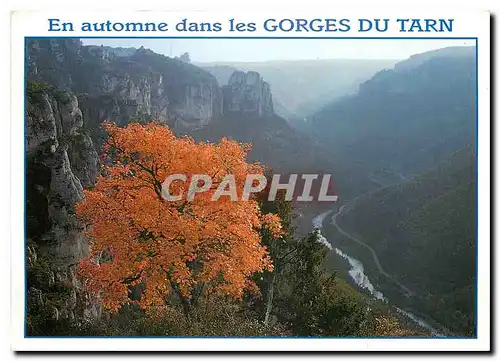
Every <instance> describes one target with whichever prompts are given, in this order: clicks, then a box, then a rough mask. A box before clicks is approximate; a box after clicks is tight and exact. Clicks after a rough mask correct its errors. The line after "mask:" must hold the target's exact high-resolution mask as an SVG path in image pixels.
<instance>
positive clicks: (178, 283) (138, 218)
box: [76, 123, 281, 311]
mask: <svg viewBox="0 0 500 361" xmlns="http://www.w3.org/2000/svg"><path fill="white" fill-rule="evenodd" d="M104 127H105V129H106V130H107V131H108V133H109V138H108V140H107V142H106V144H105V146H104V148H103V159H102V164H103V169H102V173H101V174H102V175H101V176H99V177H98V179H97V182H96V184H95V186H94V187H93V189H90V190H86V191H85V197H84V199H83V201H82V202H80V203H79V204H78V205H77V207H76V211H77V215H78V216H79V217H80V218H81V219H82V220H83V221H84V222H85V223H86V224H87V225H88V228H87V229H88V232H87V233H88V236H89V239H90V242H91V254H90V257H89V258H88V259H86V260H84V261H82V262H81V264H80V267H79V272H80V274H81V275H82V276H83V278H84V280H85V286H86V289H87V290H88V291H89V292H90V293H91V294H93V295H95V296H96V297H99V298H100V299H101V300H102V303H103V305H104V306H105V307H106V308H107V309H109V310H114V311H116V310H118V308H119V307H120V306H121V305H124V304H127V303H130V302H132V301H131V299H130V297H129V296H128V292H129V289H130V287H132V286H134V285H138V284H141V286H142V296H141V297H140V301H139V302H140V305H141V307H143V308H148V307H150V306H154V305H157V306H159V305H163V304H165V302H167V300H168V299H169V296H171V295H172V294H175V295H176V296H177V297H181V298H183V299H184V300H187V301H189V300H190V299H192V297H193V294H194V293H195V290H196V292H197V294H199V293H200V292H202V293H205V294H206V293H217V294H223V295H229V296H232V297H235V298H239V297H241V296H242V294H243V292H244V290H245V288H246V287H249V286H253V285H252V283H251V282H250V281H249V280H250V277H251V276H252V275H253V274H254V273H255V272H259V271H263V270H272V264H271V261H270V259H269V256H268V252H267V250H266V249H265V247H264V246H262V245H261V238H260V231H261V230H262V228H263V227H266V228H267V229H269V230H270V231H272V232H273V233H274V234H275V235H276V236H279V233H280V227H281V226H280V222H279V218H278V217H277V216H274V215H270V214H267V215H265V216H264V215H263V214H261V212H260V210H259V207H258V204H257V202H256V201H255V200H253V199H250V200H249V201H231V199H230V198H229V196H221V197H220V199H219V200H218V201H212V200H211V197H212V195H213V192H215V188H216V187H217V183H218V182H220V180H222V178H223V177H224V176H225V175H226V174H229V173H230V174H233V175H234V177H235V180H236V184H237V189H238V190H241V189H243V184H244V182H245V178H246V176H247V174H250V173H258V174H262V172H263V169H262V167H261V166H260V165H258V164H250V163H247V162H246V160H245V158H246V155H247V152H248V150H249V146H247V145H241V144H239V143H236V142H233V141H229V140H227V139H223V140H221V141H220V143H217V144H214V143H196V142H195V141H194V140H192V139H191V138H187V137H183V138H177V137H175V136H174V135H173V133H172V132H171V131H170V130H169V129H168V128H167V127H165V126H161V125H159V124H156V123H149V124H147V125H140V124H138V123H133V124H130V125H128V126H126V127H124V128H120V127H117V126H115V125H112V124H109V123H105V124H104ZM171 174H185V175H186V176H187V178H188V181H187V182H181V181H175V182H173V183H172V185H171V187H170V192H171V193H172V194H174V195H175V194H181V193H186V192H187V190H188V189H187V188H188V187H189V178H190V176H191V175H193V174H207V175H210V176H212V179H213V186H212V187H213V189H210V190H209V191H207V192H204V193H199V194H197V195H196V197H195V199H194V200H193V201H186V200H185V198H183V199H182V200H179V201H167V200H165V199H163V198H162V196H161V184H162V182H163V180H164V179H165V178H166V177H167V176H168V175H171ZM238 196H239V199H241V197H240V194H238Z"/></svg>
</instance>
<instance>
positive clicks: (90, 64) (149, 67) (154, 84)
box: [27, 39, 222, 140]
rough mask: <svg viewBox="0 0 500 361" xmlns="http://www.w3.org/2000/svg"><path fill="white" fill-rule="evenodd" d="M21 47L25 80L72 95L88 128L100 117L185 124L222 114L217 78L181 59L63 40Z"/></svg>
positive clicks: (192, 125)
mask: <svg viewBox="0 0 500 361" xmlns="http://www.w3.org/2000/svg"><path fill="white" fill-rule="evenodd" d="M27 47H28V49H27V53H28V64H29V66H28V79H30V80H32V81H36V82H46V83H49V84H52V85H54V86H56V87H58V88H62V89H69V90H71V91H72V92H73V93H75V94H77V96H78V98H79V99H80V108H81V109H82V112H83V114H84V117H85V119H86V123H87V124H86V126H87V127H89V128H90V129H92V130H93V131H96V130H97V129H98V128H99V126H100V123H101V122H102V121H103V120H110V121H113V122H116V123H117V124H121V125H124V124H127V123H128V122H130V121H141V122H147V121H151V120H157V121H160V122H163V123H165V124H167V125H169V126H172V127H180V128H188V129H191V128H197V127H201V126H205V125H207V124H209V123H210V122H211V121H212V120H213V119H215V118H217V117H218V116H220V115H221V113H222V92H221V90H220V87H219V84H218V83H217V80H216V79H215V78H214V77H213V76H212V75H210V74H209V73H208V72H206V71H204V70H202V69H201V68H198V67H196V66H194V65H191V64H189V62H187V61H185V60H186V59H177V60H176V59H171V58H168V57H166V56H163V55H160V54H156V53H154V52H152V51H150V50H147V49H144V48H140V49H132V48H130V49H116V50H115V49H113V48H108V47H96V46H83V45H82V44H81V43H80V42H77V43H75V42H68V41H65V40H63V39H50V40H45V39H38V40H32V41H30V42H29V43H28V46H27ZM124 50H125V51H124ZM68 110H69V111H70V110H71V108H70V109H68ZM74 117H75V121H77V120H78V119H79V118H78V114H74ZM94 133H95V132H94ZM94 140H95V138H94Z"/></svg>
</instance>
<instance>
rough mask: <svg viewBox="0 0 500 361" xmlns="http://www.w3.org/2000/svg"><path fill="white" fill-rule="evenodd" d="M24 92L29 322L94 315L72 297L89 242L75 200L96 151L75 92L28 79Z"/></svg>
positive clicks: (90, 178)
mask: <svg viewBox="0 0 500 361" xmlns="http://www.w3.org/2000/svg"><path fill="white" fill-rule="evenodd" d="M27 97H28V104H27V109H26V128H25V131H26V134H25V135H26V136H25V149H26V237H27V242H26V244H27V257H28V307H29V310H30V311H31V312H30V313H29V315H30V316H31V318H29V319H28V322H31V326H33V323H34V321H33V317H40V315H41V314H42V313H43V311H48V312H50V313H51V314H52V317H53V318H54V319H59V318H65V319H69V320H71V319H74V318H75V313H81V314H82V316H83V314H84V313H85V314H86V315H87V316H94V317H95V316H96V315H97V313H98V308H96V305H90V304H86V303H85V300H81V302H77V299H78V298H79V297H80V292H79V291H80V288H81V287H80V285H79V284H78V281H77V278H76V276H75V270H76V265H77V264H78V262H79V260H80V259H81V258H83V257H85V256H86V255H87V254H88V244H87V241H86V239H85V237H84V235H83V230H84V228H83V225H82V224H80V223H79V222H78V221H77V220H76V218H75V216H74V205H75V203H76V202H78V201H79V200H81V199H82V197H83V188H84V187H89V186H92V185H93V184H94V182H95V179H96V177H97V174H98V163H99V161H98V155H97V152H96V151H95V149H94V145H93V143H92V140H91V139H90V137H89V135H88V134H87V133H86V132H85V130H84V129H83V118H82V112H81V110H80V108H79V106H78V100H77V98H76V97H75V96H74V95H72V94H70V93H67V92H61V91H57V90H55V89H53V88H49V87H45V86H41V85H40V84H31V83H30V84H28V88H27ZM77 303H78V305H79V306H81V307H80V308H77ZM93 307H94V309H92V308H93ZM92 313H93V315H92ZM33 327H34V326H33Z"/></svg>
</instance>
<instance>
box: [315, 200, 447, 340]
mask: <svg viewBox="0 0 500 361" xmlns="http://www.w3.org/2000/svg"><path fill="white" fill-rule="evenodd" d="M342 208H343V207H341V208H340V210H339V211H338V212H337V213H336V214H335V215H334V216H332V220H334V219H335V218H336V217H337V215H338V214H339V213H341V212H342ZM333 212H334V210H333V209H331V210H329V211H326V212H323V213H321V214H319V215H317V216H316V217H314V218H313V220H312V224H313V228H314V229H315V230H317V232H318V236H319V238H318V242H320V243H322V244H324V245H325V246H326V247H328V248H329V249H330V250H332V251H334V252H335V253H336V254H337V255H338V256H340V257H342V258H344V259H345V260H347V262H348V263H349V266H350V269H349V276H350V277H351V279H352V280H353V281H354V283H355V284H356V285H357V286H358V287H359V288H361V289H364V290H366V291H368V292H369V293H370V294H371V295H372V296H373V297H374V298H375V299H377V300H380V301H382V302H385V303H389V300H388V299H387V298H386V297H385V296H384V295H383V294H382V292H380V291H378V290H377V289H375V287H374V285H373V284H372V283H371V282H370V279H369V277H368V276H367V275H366V274H365V271H364V267H363V263H361V261H359V260H357V259H356V258H353V257H351V256H349V255H348V254H347V253H345V252H343V251H342V250H341V249H339V248H336V247H333V246H332V244H331V243H330V242H329V241H328V240H327V239H326V238H325V237H324V236H323V235H322V234H321V229H322V228H323V221H324V220H325V218H326V217H328V216H329V215H330V214H332V213H333ZM337 229H338V230H340V231H341V229H340V227H338V225H337ZM341 233H342V234H344V235H346V234H347V233H346V232H344V231H342V232H341ZM347 236H348V238H351V239H352V237H351V236H350V235H348V234H347ZM357 241H358V242H361V241H359V240H357ZM370 249H371V248H370ZM373 252H375V251H373ZM375 257H376V254H375ZM377 261H378V259H377ZM380 268H381V266H380ZM402 286H403V285H402ZM403 289H407V288H406V287H405V286H403ZM394 307H395V308H396V310H397V312H398V313H400V314H402V315H404V316H405V317H407V318H408V319H410V320H411V321H412V322H414V323H416V324H418V325H419V326H420V327H422V328H424V329H426V330H427V331H429V332H430V333H431V334H432V335H433V336H437V337H444V335H442V334H441V333H439V331H437V330H436V329H435V328H433V327H432V326H431V325H429V324H428V323H427V322H425V321H424V320H422V319H420V318H419V317H417V316H415V315H414V314H412V313H411V312H408V311H405V310H403V309H401V308H399V307H397V306H394Z"/></svg>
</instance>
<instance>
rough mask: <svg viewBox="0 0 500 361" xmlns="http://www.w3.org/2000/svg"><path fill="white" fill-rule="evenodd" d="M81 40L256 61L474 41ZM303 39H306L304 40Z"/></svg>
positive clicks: (411, 51) (370, 54)
mask: <svg viewBox="0 0 500 361" xmlns="http://www.w3.org/2000/svg"><path fill="white" fill-rule="evenodd" d="M241 40H243V39H136V38H133V39H106V38H93V39H82V42H83V44H84V45H97V46H99V45H103V46H111V47H122V48H140V47H141V46H143V47H144V48H148V49H150V50H152V51H154V52H156V53H159V54H163V55H165V56H169V57H175V56H180V55H182V54H183V53H189V55H190V58H191V61H192V62H194V63H219V64H223V63H256V62H280V61H312V60H367V61H368V60H404V59H407V58H409V57H410V56H412V55H415V54H419V53H425V52H428V51H432V50H437V49H441V48H447V47H456V46H475V41H473V40H436V39H430V40H429V39H412V40H411V41H401V40H398V39H371V40H365V39H352V40H351V39H348V40H346V39H244V40H245V41H244V42H242V41H241ZM304 40H307V42H305V41H304Z"/></svg>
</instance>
